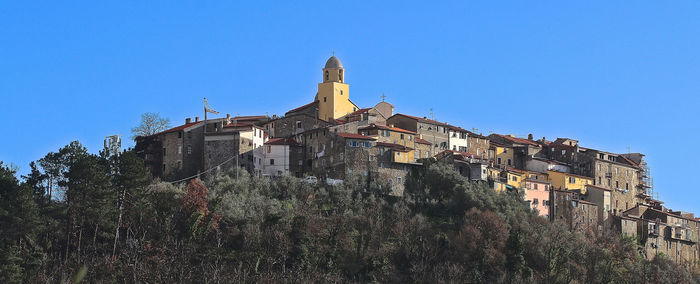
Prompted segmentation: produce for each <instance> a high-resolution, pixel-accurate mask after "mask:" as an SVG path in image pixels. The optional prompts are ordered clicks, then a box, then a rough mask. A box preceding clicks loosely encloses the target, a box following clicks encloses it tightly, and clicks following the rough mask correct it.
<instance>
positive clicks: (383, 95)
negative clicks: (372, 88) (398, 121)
mask: <svg viewBox="0 0 700 284" xmlns="http://www.w3.org/2000/svg"><path fill="white" fill-rule="evenodd" d="M384 99H386V95H385V94H384V93H382V102H383V101H384Z"/></svg>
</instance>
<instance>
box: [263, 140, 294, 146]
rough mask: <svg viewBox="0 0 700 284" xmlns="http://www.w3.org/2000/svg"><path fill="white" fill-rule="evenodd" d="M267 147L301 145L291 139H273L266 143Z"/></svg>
mask: <svg viewBox="0 0 700 284" xmlns="http://www.w3.org/2000/svg"><path fill="white" fill-rule="evenodd" d="M265 145H295V146H297V145H299V143H297V141H294V139H289V138H272V139H270V140H268V141H267V142H265Z"/></svg>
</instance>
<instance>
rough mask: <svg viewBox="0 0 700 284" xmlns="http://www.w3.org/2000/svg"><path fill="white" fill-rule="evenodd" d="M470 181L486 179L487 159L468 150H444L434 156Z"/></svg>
mask: <svg viewBox="0 0 700 284" xmlns="http://www.w3.org/2000/svg"><path fill="white" fill-rule="evenodd" d="M435 159H437V160H438V161H443V162H446V163H449V164H451V165H453V166H454V169H455V171H457V172H459V173H460V174H461V175H462V176H465V177H468V178H469V179H470V180H472V181H483V182H485V181H488V161H487V160H485V159H482V158H480V157H478V156H475V155H474V154H471V153H468V152H459V151H452V150H445V151H443V152H441V153H438V154H437V155H436V156H435Z"/></svg>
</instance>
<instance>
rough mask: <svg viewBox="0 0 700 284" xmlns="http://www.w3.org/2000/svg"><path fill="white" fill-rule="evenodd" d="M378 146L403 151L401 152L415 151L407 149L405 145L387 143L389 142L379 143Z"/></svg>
mask: <svg viewBox="0 0 700 284" xmlns="http://www.w3.org/2000/svg"><path fill="white" fill-rule="evenodd" d="M377 146H386V147H391V148H392V149H393V150H396V151H401V152H408V151H411V150H413V148H411V147H406V146H404V145H400V144H395V143H387V142H377Z"/></svg>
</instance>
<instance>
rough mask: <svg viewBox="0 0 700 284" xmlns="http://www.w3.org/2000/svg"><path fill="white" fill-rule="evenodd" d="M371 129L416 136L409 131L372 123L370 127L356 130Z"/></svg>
mask: <svg viewBox="0 0 700 284" xmlns="http://www.w3.org/2000/svg"><path fill="white" fill-rule="evenodd" d="M373 128H379V129H384V130H389V131H396V132H402V133H407V134H413V135H416V133H415V132H413V131H409V130H406V129H402V128H398V127H390V126H386V125H381V124H374V123H372V124H371V125H370V126H366V127H362V128H360V129H358V130H365V129H373Z"/></svg>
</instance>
